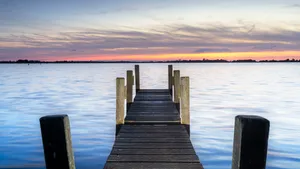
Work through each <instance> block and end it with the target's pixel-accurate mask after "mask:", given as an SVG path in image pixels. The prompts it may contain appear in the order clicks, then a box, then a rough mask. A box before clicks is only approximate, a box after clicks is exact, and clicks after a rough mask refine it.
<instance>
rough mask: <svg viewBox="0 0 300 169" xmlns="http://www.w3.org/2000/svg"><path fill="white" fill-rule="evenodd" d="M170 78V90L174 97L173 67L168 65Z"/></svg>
mask: <svg viewBox="0 0 300 169" xmlns="http://www.w3.org/2000/svg"><path fill="white" fill-rule="evenodd" d="M168 77H169V80H168V82H169V90H170V94H171V96H172V95H173V90H172V89H173V65H168Z"/></svg>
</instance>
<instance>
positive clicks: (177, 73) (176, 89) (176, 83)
mask: <svg viewBox="0 0 300 169" xmlns="http://www.w3.org/2000/svg"><path fill="white" fill-rule="evenodd" d="M179 99H180V71H179V70H174V103H175V105H176V108H177V110H178V111H180V103H179V101H180V100H179Z"/></svg>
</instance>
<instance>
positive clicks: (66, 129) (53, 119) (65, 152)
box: [40, 115, 75, 169]
mask: <svg viewBox="0 0 300 169" xmlns="http://www.w3.org/2000/svg"><path fill="white" fill-rule="evenodd" d="M40 126H41V133H42V140H43V147H44V157H45V162H46V167H47V169H57V168H60V169H75V163H74V154H73V150H72V140H71V132H70V124H69V118H68V115H53V116H44V117H42V118H40Z"/></svg>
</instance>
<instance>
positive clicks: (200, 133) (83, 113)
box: [0, 63, 300, 169]
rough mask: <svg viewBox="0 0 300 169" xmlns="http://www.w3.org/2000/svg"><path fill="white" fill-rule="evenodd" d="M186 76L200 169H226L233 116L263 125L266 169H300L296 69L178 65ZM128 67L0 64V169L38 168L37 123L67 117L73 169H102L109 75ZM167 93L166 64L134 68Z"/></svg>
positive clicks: (111, 86) (111, 95)
mask: <svg viewBox="0 0 300 169" xmlns="http://www.w3.org/2000/svg"><path fill="white" fill-rule="evenodd" d="M173 65H174V69H180V70H181V75H182V76H190V84H191V90H190V92H191V139H192V142H193V145H194V147H195V149H196V152H197V154H198V156H199V157H200V160H201V162H202V163H203V165H204V167H205V168H206V169H229V168H230V167H231V155H232V144H233V124H234V117H235V116H236V115H239V114H248V115H250V114H251V115H260V116H263V117H265V118H267V119H269V120H270V122H271V128H270V138H269V150H268V160H267V169H299V168H300V137H299V136H300V123H299V122H300V120H299V119H300V64H297V63H192V64H191V63H178V64H173ZM133 67H134V65H133V64H30V65H27V64H9V65H8V64H1V65H0V142H1V144H0V168H8V167H11V168H18V167H20V166H25V167H23V168H41V169H42V168H45V164H44V157H43V147H42V141H41V133H40V128H39V118H40V117H42V116H45V115H52V114H68V115H69V118H70V121H71V133H72V141H73V148H74V154H75V161H76V166H77V169H84V168H91V169H96V168H101V167H103V165H104V163H105V161H106V158H107V156H108V155H109V153H110V151H111V147H112V144H113V141H114V131H115V78H116V77H125V73H126V70H127V69H133ZM140 71H141V72H140V76H141V87H142V88H167V85H168V83H167V79H168V77H167V73H168V68H167V64H140Z"/></svg>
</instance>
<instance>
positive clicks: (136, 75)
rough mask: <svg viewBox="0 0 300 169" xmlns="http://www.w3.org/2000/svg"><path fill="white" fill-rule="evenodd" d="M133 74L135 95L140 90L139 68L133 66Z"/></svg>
mask: <svg viewBox="0 0 300 169" xmlns="http://www.w3.org/2000/svg"><path fill="white" fill-rule="evenodd" d="M134 71H135V72H134V73H135V91H136V93H137V92H138V91H139V90H140V66H139V65H134Z"/></svg>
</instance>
